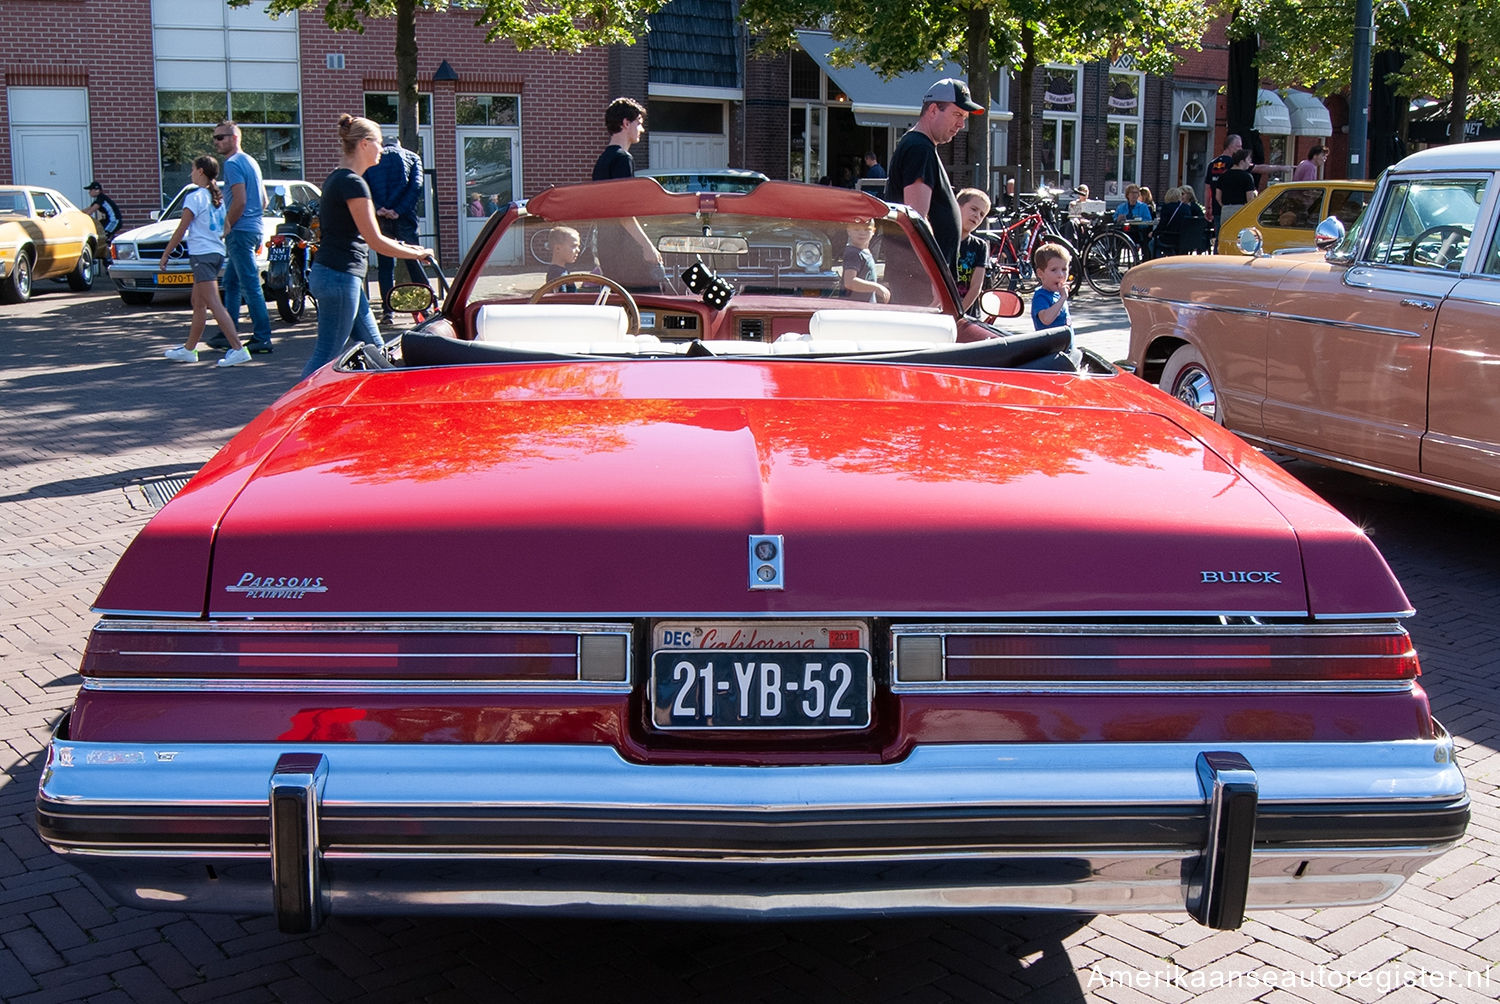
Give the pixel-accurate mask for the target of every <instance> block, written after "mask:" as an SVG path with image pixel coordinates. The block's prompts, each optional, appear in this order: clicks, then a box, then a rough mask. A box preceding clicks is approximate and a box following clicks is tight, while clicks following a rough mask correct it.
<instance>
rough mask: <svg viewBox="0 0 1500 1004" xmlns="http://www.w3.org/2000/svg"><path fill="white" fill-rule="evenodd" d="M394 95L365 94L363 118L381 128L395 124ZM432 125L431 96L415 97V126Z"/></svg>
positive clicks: (419, 95)
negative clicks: (378, 124) (381, 126)
mask: <svg viewBox="0 0 1500 1004" xmlns="http://www.w3.org/2000/svg"><path fill="white" fill-rule="evenodd" d="M396 114H397V113H396V95H394V94H366V95H365V118H367V119H369V120H370V121H371V122H378V123H380V124H381V125H383V126H393V125H395V124H396ZM431 124H432V95H430V94H418V95H417V125H418V126H424V125H431Z"/></svg>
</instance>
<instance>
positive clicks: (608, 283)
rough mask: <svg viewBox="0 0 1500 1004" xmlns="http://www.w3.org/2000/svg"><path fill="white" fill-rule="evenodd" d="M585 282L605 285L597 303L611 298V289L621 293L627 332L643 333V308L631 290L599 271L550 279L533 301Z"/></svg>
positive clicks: (538, 301)
mask: <svg viewBox="0 0 1500 1004" xmlns="http://www.w3.org/2000/svg"><path fill="white" fill-rule="evenodd" d="M585 282H586V283H589V284H590V285H593V286H601V287H603V288H602V289H600V290H599V296H598V298H597V299H595V300H594V303H596V304H601V303H603V302H604V301H605V300H607V299H609V294H610V291H611V290H613V291H614V292H616V293H619V294H620V299H622V300H624V301H625V316H626V318H627V320H626V324H625V333H626V334H627V335H638V334H640V333H641V308H640V307H639V306H638V305H637V304H636V302H635V297H633V296H631V295H630V290H628V289H626V288H625V286H624V285H623V284H622V283H621V282H620V281H619V280H618V279H611V278H610V277H609V276H607V275H600V274H599V273H598V272H568V273H566V274H564V275H560V276H558V277H557V278H555V279H548V280H547V281H546V282H544V283H542V284H541V286H539V287H538V288H537V291H536V292H535V293H532V294H531V302H532V303H540V302H541V301H542V297H544V296H546V295H547V294H548V293H554V292H556V291H557V290H558V289H560V288H562V287H563V286H571V285H575V284H577V283H585Z"/></svg>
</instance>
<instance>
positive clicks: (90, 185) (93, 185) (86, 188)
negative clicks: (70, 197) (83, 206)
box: [83, 181, 104, 192]
mask: <svg viewBox="0 0 1500 1004" xmlns="http://www.w3.org/2000/svg"><path fill="white" fill-rule="evenodd" d="M96 188H97V189H99V190H101V191H103V189H104V186H103V185H101V184H99V182H97V181H91V182H89V183H88V184H87V185H84V186H83V190H84V191H85V192H92V191H93V190H94V189H96Z"/></svg>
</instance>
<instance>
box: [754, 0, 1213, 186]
mask: <svg viewBox="0 0 1500 1004" xmlns="http://www.w3.org/2000/svg"><path fill="white" fill-rule="evenodd" d="M741 13H742V14H743V15H744V17H745V19H746V21H747V22H748V24H749V26H750V29H751V31H752V32H755V33H757V34H759V36H760V48H761V49H762V50H763V51H777V50H780V49H786V48H790V47H791V46H792V45H794V44H795V43H796V32H797V29H799V28H805V27H808V26H810V25H819V26H823V27H826V28H827V29H828V30H829V31H831V32H832V34H833V36H834V38H835V39H836V40H837V41H838V43H839V44H838V46H837V47H835V49H834V50H833V52H832V53H830V58H832V59H833V60H834V61H835V62H840V61H843V62H846V63H847V62H853V61H856V60H857V61H859V62H862V63H864V64H866V65H867V66H869V67H871V68H872V69H874V70H875V71H876V72H878V73H881V74H883V75H885V76H887V77H892V76H896V75H897V74H901V73H917V72H921V71H923V70H929V69H931V68H932V67H933V66H935V65H937V64H940V63H941V62H943V61H945V60H947V59H950V58H951V59H956V60H957V61H958V62H959V63H961V64H962V65H964V66H965V67H966V68H967V73H968V75H969V83H970V88H971V90H972V91H973V92H974V94H975V95H976V96H981V95H984V94H988V93H991V89H990V86H989V83H988V81H989V76H990V71H991V69H992V68H994V67H1003V68H1007V69H1013V70H1017V71H1018V75H1017V85H1018V86H1017V90H1018V91H1019V92H1020V94H1021V96H1022V97H1021V101H1020V107H1018V108H1017V109H1016V132H1017V136H1018V141H1019V148H1020V154H1019V159H1020V162H1021V163H1020V168H1021V178H1020V179H1019V181H1018V186H1019V187H1020V188H1021V189H1022V190H1026V189H1028V188H1030V186H1031V181H1032V178H1033V176H1034V163H1035V157H1034V154H1033V152H1032V128H1031V122H1032V115H1031V107H1030V103H1031V94H1032V85H1033V83H1034V80H1035V74H1036V69H1037V68H1038V67H1039V66H1042V65H1044V64H1046V63H1049V62H1061V63H1082V62H1090V61H1094V60H1099V59H1114V58H1118V57H1119V56H1120V55H1122V54H1124V53H1126V52H1131V53H1134V54H1135V55H1136V56H1137V61H1138V65H1140V66H1141V67H1142V68H1143V69H1145V70H1147V71H1148V72H1155V73H1167V72H1170V70H1171V68H1172V66H1173V65H1174V64H1175V62H1176V58H1177V53H1178V52H1179V51H1180V50H1181V49H1184V48H1197V47H1198V46H1199V45H1201V42H1202V38H1203V33H1204V31H1206V30H1207V27H1208V21H1209V18H1210V15H1211V10H1210V7H1209V5H1207V4H1205V3H1203V2H1202V0H1073V2H1070V3H1067V4H1058V3H1056V2H1055V0H993V2H986V0H960V2H959V3H952V2H951V0H949V2H943V0H743V3H742V5H741ZM981 82H983V85H982V86H981ZM981 100H982V98H981ZM970 128H971V130H976V131H977V135H976V133H975V132H971V140H970V144H969V148H970V150H971V151H972V152H973V153H974V155H975V156H976V158H977V159H978V160H979V162H980V163H981V164H986V163H987V155H988V149H989V144H988V142H987V136H988V123H987V122H982V121H981V122H976V123H971V126H970Z"/></svg>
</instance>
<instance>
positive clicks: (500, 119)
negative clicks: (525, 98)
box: [454, 94, 521, 126]
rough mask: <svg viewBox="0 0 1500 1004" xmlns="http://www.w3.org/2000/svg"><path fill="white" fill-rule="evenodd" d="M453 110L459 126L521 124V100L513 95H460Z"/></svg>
mask: <svg viewBox="0 0 1500 1004" xmlns="http://www.w3.org/2000/svg"><path fill="white" fill-rule="evenodd" d="M454 110H455V112H456V113H457V115H458V124H459V125H461V126H514V125H520V124H521V99H520V98H518V97H516V96H515V95H513V94H460V95H459V96H458V100H457V102H455V106H454Z"/></svg>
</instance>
